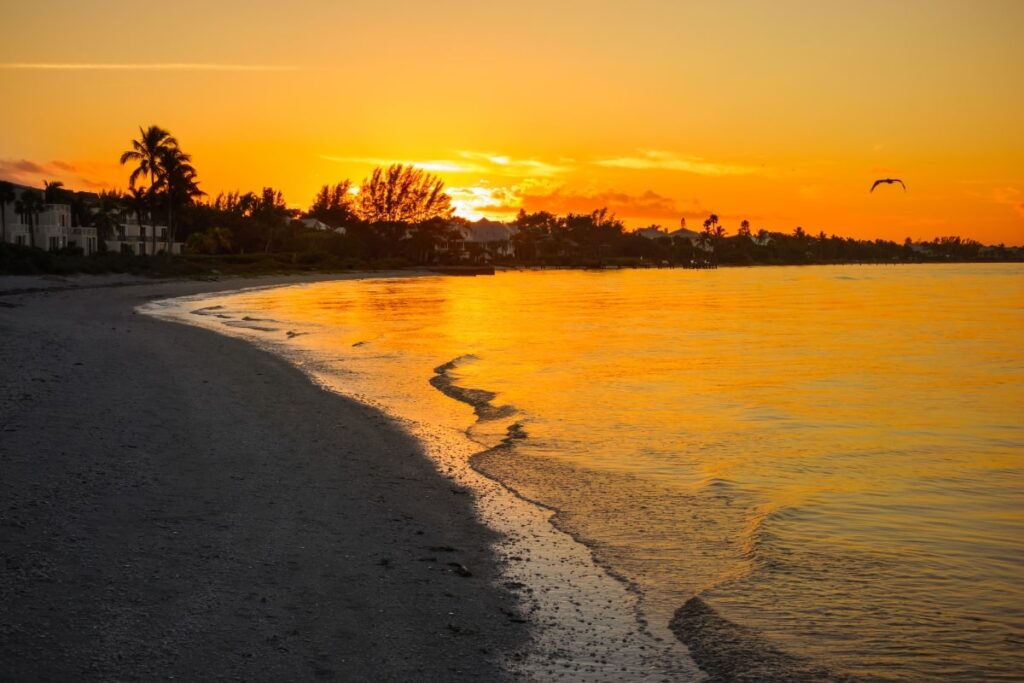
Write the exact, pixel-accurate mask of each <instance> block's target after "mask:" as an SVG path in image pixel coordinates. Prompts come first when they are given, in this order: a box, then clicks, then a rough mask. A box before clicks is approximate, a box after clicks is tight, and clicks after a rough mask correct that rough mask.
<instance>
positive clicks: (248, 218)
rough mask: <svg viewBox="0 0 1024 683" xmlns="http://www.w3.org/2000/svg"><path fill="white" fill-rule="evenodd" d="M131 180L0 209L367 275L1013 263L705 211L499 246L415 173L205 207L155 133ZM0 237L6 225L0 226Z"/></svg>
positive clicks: (599, 213) (519, 225)
mask: <svg viewBox="0 0 1024 683" xmlns="http://www.w3.org/2000/svg"><path fill="white" fill-rule="evenodd" d="M120 162H121V164H122V165H123V166H125V167H126V168H127V169H128V170H129V175H128V190H127V191H126V192H123V193H122V192H118V191H109V192H101V193H99V194H98V195H91V196H90V197H88V198H85V197H86V193H72V192H69V191H68V190H66V189H65V188H63V186H62V185H61V183H59V182H57V183H47V185H46V188H45V190H44V191H43V192H42V193H39V192H38V191H37V190H25V191H23V192H21V195H20V196H12V195H13V192H12V191H11V190H10V186H9V184H0V199H2V200H3V202H4V203H5V204H6V203H7V202H9V201H14V202H16V210H17V211H18V212H19V213H21V214H22V215H23V216H27V217H29V224H30V226H31V217H32V216H33V214H35V213H38V211H40V210H41V208H42V206H43V205H44V204H45V203H58V202H66V203H69V204H71V206H72V218H73V221H74V222H75V224H77V225H85V226H94V227H96V229H97V232H98V236H99V239H100V242H101V245H102V243H104V242H106V241H117V239H118V237H119V236H120V235H119V232H120V231H121V229H122V227H121V226H123V224H124V222H125V220H126V218H127V217H129V216H130V217H133V218H135V219H136V220H137V221H138V223H139V224H140V225H141V226H152V229H151V230H149V231H147V232H146V235H147V237H149V238H151V239H152V242H153V248H152V250H151V253H156V252H157V250H158V247H159V246H160V243H159V242H158V238H157V229H156V228H157V226H158V225H159V226H162V227H164V228H166V232H165V233H164V235H163V236H162V238H161V239H162V241H163V244H164V247H165V249H166V250H167V251H170V249H169V247H170V244H171V243H174V242H177V241H183V242H185V244H186V247H187V251H188V252H189V253H192V254H199V255H202V254H207V255H219V256H224V255H232V254H237V255H242V254H288V255H290V257H291V259H292V260H293V261H296V262H299V261H301V262H306V263H318V262H331V261H333V262H335V263H348V264H353V265H371V264H373V263H381V262H389V263H391V264H393V265H399V264H400V263H408V264H410V265H432V264H446V263H460V262H467V261H468V262H483V261H486V262H490V263H497V264H501V263H505V264H508V265H548V266H578V267H587V266H605V265H616V264H619V265H672V266H679V265H682V266H704V267H706V266H714V265H719V264H721V265H755V264H809V263H846V262H894V261H895V262H914V261H948V260H979V259H992V260H1009V259H1016V260H1019V259H1020V256H1021V254H1020V251H1019V250H1012V249H1006V248H1005V247H1002V246H1000V247H997V248H987V247H983V246H982V245H981V244H979V243H978V242H976V241H973V240H969V239H963V238H960V237H944V238H937V239H936V240H934V241H932V242H928V243H914V242H912V241H911V240H910V239H909V238H908V239H906V240H905V241H904V242H902V243H897V242H893V241H887V240H856V239H852V238H845V237H840V236H837V235H825V233H824V232H819V233H818V234H816V235H813V234H809V233H807V232H806V231H805V230H804V229H803V228H802V227H797V228H795V229H794V230H793V231H792V232H789V233H783V232H770V231H767V230H764V229H760V230H755V229H754V228H752V227H751V224H750V222H749V221H746V220H744V221H741V222H740V223H739V225H738V228H737V229H736V231H735V233H734V234H729V231H728V229H727V228H726V227H725V226H724V224H723V223H722V221H721V220H720V218H719V216H718V215H717V214H714V213H712V214H710V215H709V216H708V217H707V218H706V219H705V220H704V221H703V224H702V230H700V231H690V230H687V229H686V223H685V220H682V221H681V229H680V230H677V231H674V232H669V231H668V230H666V229H664V228H662V227H661V226H658V225H652V226H649V227H648V228H645V229H641V230H638V231H628V230H626V228H625V225H624V224H623V222H622V221H621V220H620V219H618V218H617V217H615V216H614V215H613V214H611V213H609V211H608V210H607V209H603V208H602V209H597V210H595V211H593V212H591V213H569V214H567V215H564V216H557V215H555V214H552V213H550V212H547V211H538V212H533V213H529V212H526V211H523V210H521V211H520V212H519V213H518V215H517V216H516V217H515V219H514V220H513V221H511V223H510V224H509V225H510V226H511V227H512V230H511V231H510V233H511V234H510V237H509V240H508V241H507V242H505V243H502V244H485V243H480V242H476V241H472V240H470V241H465V240H464V235H463V233H462V231H461V230H460V228H463V227H466V226H468V225H469V223H468V221H466V220H465V219H463V218H460V217H456V216H454V212H453V208H452V205H451V198H450V196H449V195H448V194H447V193H446V192H445V186H444V183H443V181H442V180H441V179H439V178H437V177H436V176H434V175H431V174H429V173H427V172H425V171H423V170H422V169H419V168H416V167H414V166H409V165H402V164H394V165H391V166H388V167H381V168H376V169H374V170H373V172H372V173H371V174H370V175H369V176H368V177H367V178H365V179H364V180H363V181H362V182H361V183H360V184H359V185H358V186H357V185H356V184H355V183H353V182H352V181H351V180H343V181H341V182H338V183H336V184H333V185H324V186H323V187H321V189H320V190H319V192H318V193H317V195H316V197H315V198H314V200H313V203H312V204H311V205H310V206H309V207H308V209H306V210H305V211H299V210H296V209H292V208H289V206H288V204H287V203H286V201H285V198H284V196H283V194H282V192H281V191H280V190H277V189H275V188H273V187H264V188H262V189H261V190H260V191H258V192H245V193H241V192H227V193H220V194H218V195H216V196H215V197H210V196H208V195H207V194H206V193H205V192H204V191H203V190H201V189H200V182H199V176H198V173H197V171H196V169H195V167H194V166H193V164H192V157H191V155H189V154H187V153H186V152H185V151H184V150H183V149H182V147H181V145H180V144H179V142H178V140H177V138H175V137H174V136H172V135H171V134H170V132H169V131H167V130H165V129H163V128H160V127H159V126H149V127H148V128H141V127H140V129H139V136H138V137H137V138H136V139H134V140H132V141H131V143H130V146H129V148H128V149H127V150H126V151H125V152H124V153H122V154H121V156H120ZM2 227H3V229H4V231H5V232H6V225H4V226H2Z"/></svg>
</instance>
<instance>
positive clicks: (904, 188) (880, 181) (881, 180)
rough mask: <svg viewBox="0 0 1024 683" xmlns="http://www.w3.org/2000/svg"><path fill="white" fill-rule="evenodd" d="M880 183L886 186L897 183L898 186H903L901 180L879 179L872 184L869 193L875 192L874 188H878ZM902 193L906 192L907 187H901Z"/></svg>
mask: <svg viewBox="0 0 1024 683" xmlns="http://www.w3.org/2000/svg"><path fill="white" fill-rule="evenodd" d="M882 183H887V184H889V185H892V184H893V183H899V184H900V185H903V181H902V180H900V179H899V178H879V179H878V180H876V181H875V183H874V184H873V185H872V186H871V190H870V191H871V192H874V191H875V188H876V187H878V186H879V185H881V184H882ZM903 191H904V192H906V191H907V186H906V185H903Z"/></svg>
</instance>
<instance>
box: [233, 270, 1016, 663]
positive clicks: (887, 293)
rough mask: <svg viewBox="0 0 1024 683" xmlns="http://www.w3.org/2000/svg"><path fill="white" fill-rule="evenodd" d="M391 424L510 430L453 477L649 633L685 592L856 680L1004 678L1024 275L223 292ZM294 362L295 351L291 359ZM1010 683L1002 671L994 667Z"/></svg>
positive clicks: (614, 275)
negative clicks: (473, 396)
mask: <svg viewBox="0 0 1024 683" xmlns="http://www.w3.org/2000/svg"><path fill="white" fill-rule="evenodd" d="M225 301H229V303H228V304H226V305H228V306H229V307H230V308H231V309H232V310H234V311H252V312H254V313H252V315H257V314H258V315H261V316H267V317H270V318H273V319H275V320H278V321H285V322H286V323H287V325H288V326H290V327H294V328H296V329H302V330H303V331H307V332H310V334H308V335H306V336H302V337H296V338H295V340H294V343H295V344H297V345H301V347H302V348H303V349H305V350H306V351H307V352H308V353H309V354H310V356H309V357H310V358H312V359H317V361H316V362H320V363H324V364H326V365H328V366H332V367H334V368H335V369H337V370H339V371H343V372H346V373H352V374H349V375H346V377H347V379H346V380H345V381H350V382H352V383H355V384H357V385H358V386H359V387H360V389H359V390H360V391H361V392H364V393H365V394H366V395H369V396H374V397H376V398H379V399H380V400H382V401H383V402H384V403H385V404H386V405H389V406H391V407H393V408H394V409H395V410H397V411H398V412H399V413H400V414H404V415H409V416H415V417H417V418H419V419H424V420H437V421H442V422H445V421H447V422H448V423H451V424H453V425H455V424H458V425H460V426H461V427H466V426H468V424H469V422H468V420H469V418H468V415H467V413H466V409H465V408H464V407H459V406H455V405H453V403H454V402H453V401H451V400H450V399H448V398H447V397H444V396H442V395H441V394H440V393H439V392H437V391H435V390H434V389H432V388H431V387H430V385H429V384H428V380H429V379H430V377H431V375H432V369H433V368H435V367H437V366H439V365H441V364H443V363H446V362H448V361H450V360H452V359H454V358H457V357H463V356H466V357H467V358H466V359H465V360H464V361H463V362H461V363H460V364H459V366H458V369H457V371H456V377H457V383H458V384H460V385H462V386H465V387H472V388H478V389H486V390H489V391H493V392H496V393H497V394H498V397H497V399H495V403H496V404H507V405H511V406H514V407H515V409H516V410H517V413H516V414H515V415H514V416H513V417H512V418H510V419H506V420H503V421H502V422H500V423H496V424H481V425H477V426H475V427H474V428H473V429H472V430H471V434H472V435H473V436H474V437H475V438H477V439H479V440H480V441H481V442H482V443H485V444H487V445H495V444H497V443H498V442H499V441H500V439H501V438H502V437H503V436H504V433H505V432H504V430H505V428H506V427H507V426H508V423H510V422H516V421H517V422H519V423H521V424H522V426H523V428H524V429H525V431H526V433H527V434H528V438H526V439H524V440H521V441H517V442H516V444H515V448H514V449H511V450H510V449H499V450H495V451H492V452H490V453H487V454H484V455H481V456H479V457H478V458H477V460H476V461H475V465H476V466H477V467H479V468H480V469H481V470H482V471H483V472H484V473H486V474H488V475H489V476H492V477H494V478H497V479H499V480H501V481H502V482H504V483H506V484H507V485H508V486H510V487H512V488H513V489H515V490H516V491H518V492H520V493H521V494H523V495H524V496H527V497H529V498H531V499H534V500H537V501H540V502H543V503H544V504H546V505H549V506H552V507H554V508H557V509H559V510H560V511H561V512H560V515H559V517H558V523H559V524H560V525H561V526H562V527H563V528H565V529H566V530H568V531H570V532H572V533H573V534H574V535H576V536H577V537H579V538H581V539H583V540H585V541H586V542H587V543H588V544H589V545H591V546H592V547H593V548H594V549H595V552H596V554H597V557H598V558H599V559H600V560H601V561H602V562H604V563H606V564H607V565H608V566H609V567H610V568H611V569H612V570H614V571H615V572H616V573H617V574H619V575H621V576H623V577H625V578H626V579H628V580H629V581H632V582H634V583H635V584H637V585H638V586H639V587H640V589H641V590H642V591H643V594H644V609H645V612H646V613H647V615H648V617H649V618H651V619H657V620H663V621H667V620H668V619H669V618H670V617H671V614H672V612H673V611H674V610H675V609H676V608H677V607H678V606H679V605H681V604H682V603H683V602H684V601H685V600H686V599H688V598H689V597H691V596H692V595H695V594H700V595H702V596H703V597H705V598H706V600H707V601H708V603H709V604H711V605H712V606H713V607H715V608H716V609H717V610H719V611H720V612H721V613H722V614H723V615H724V616H726V617H727V618H729V619H732V620H734V621H736V622H739V623H742V624H746V625H750V626H753V627H756V628H757V629H759V630H760V631H761V632H762V633H764V634H766V635H767V636H768V637H769V638H771V639H772V640H774V641H775V642H777V643H779V644H781V645H782V646H783V647H785V648H787V649H790V650H792V651H794V652H797V653H799V654H803V655H807V656H811V657H813V658H815V659H819V660H821V661H824V662H827V663H828V664H829V666H832V667H834V668H836V669H838V670H841V671H846V672H852V673H855V674H859V675H864V676H877V677H883V678H896V679H907V680H928V679H929V678H932V677H934V676H936V675H940V674H941V675H943V676H944V677H947V678H960V679H963V680H977V679H979V678H985V677H989V678H1000V677H1007V678H1012V677H1013V676H1014V675H1016V674H1019V672H1020V671H1024V659H1022V658H1021V655H1020V653H1019V650H1020V649H1021V648H1020V644H1021V643H1022V642H1024V641H1022V638H1024V629H1022V624H1024V591H1022V588H1021V586H1022V581H1021V579H1022V578H1024V576H1022V571H1021V563H1022V560H1024V553H1022V546H1024V534H1022V532H1024V523H1022V506H1021V491H1022V485H1024V474H1022V473H1024V468H1022V444H1024V436H1022V428H1021V424H1022V417H1024V391H1022V389H1021V386H1022V384H1021V380H1022V379H1024V355H1022V353H1021V351H1020V348H1021V339H1022V335H1021V333H1022V332H1024V269H1022V268H1020V267H1019V266H974V265H970V266H921V267H877V266H875V267H822V268H758V269H728V270H718V271H679V270H673V271H662V270H657V271H623V272H567V271H558V272H525V273H505V274H499V275H498V276H495V277H493V278H440V277H429V278H420V279H410V280H400V281H395V280H376V281H362V282H343V283H335V284H331V283H325V284H321V285H313V286H304V287H297V288H288V289H278V290H266V291H259V292H252V293H247V294H243V295H239V296H235V297H231V298H230V300H228V299H225ZM311 362H312V361H311ZM1015 672H1016V673H1015Z"/></svg>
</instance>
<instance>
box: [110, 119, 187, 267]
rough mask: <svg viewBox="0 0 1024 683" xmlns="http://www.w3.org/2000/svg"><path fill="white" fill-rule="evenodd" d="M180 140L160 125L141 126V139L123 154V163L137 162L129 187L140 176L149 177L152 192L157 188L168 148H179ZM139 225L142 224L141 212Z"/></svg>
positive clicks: (154, 232) (135, 141)
mask: <svg viewBox="0 0 1024 683" xmlns="http://www.w3.org/2000/svg"><path fill="white" fill-rule="evenodd" d="M177 146H178V141H177V140H176V139H175V138H174V137H172V136H171V134H170V133H169V132H167V131H166V130H164V129H163V128H161V127H160V126H150V127H149V128H146V129H143V128H142V127H141V126H139V139H138V140H132V148H131V149H129V150H128V151H126V152H124V153H123V154H121V165H122V166H124V165H125V164H127V163H128V162H129V161H133V162H135V163H136V167H135V169H134V170H133V171H132V173H131V175H130V176H128V187H129V188H131V189H134V188H135V182H136V181H137V180H138V179H139V178H140V177H145V178H148V179H149V187H150V190H151V191H152V192H155V191H156V190H157V184H158V183H159V182H160V181H161V178H162V177H163V165H162V162H163V160H164V155H165V154H166V153H167V150H169V149H174V148H177ZM139 225H142V218H141V214H140V217H139ZM153 251H154V252H155V251H156V228H155V227H154V229H153Z"/></svg>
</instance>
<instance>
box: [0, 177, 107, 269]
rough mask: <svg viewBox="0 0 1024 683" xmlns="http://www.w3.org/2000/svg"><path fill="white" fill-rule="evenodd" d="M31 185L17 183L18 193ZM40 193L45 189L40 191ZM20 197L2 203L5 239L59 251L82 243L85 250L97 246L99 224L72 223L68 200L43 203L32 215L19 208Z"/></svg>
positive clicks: (12, 242)
mask: <svg viewBox="0 0 1024 683" xmlns="http://www.w3.org/2000/svg"><path fill="white" fill-rule="evenodd" d="M27 189H34V188H28V187H25V186H22V185H15V186H14V190H15V193H16V194H18V195H19V196H20V194H21V192H23V191H24V190H27ZM40 195H42V193H41V192H40ZM17 206H18V204H17V201H14V202H8V203H7V204H5V205H4V206H3V207H2V210H3V216H4V223H3V224H4V225H5V226H6V230H5V232H4V234H3V235H2V239H3V241H5V242H9V243H11V244H21V245H24V246H33V245H34V246H36V247H39V248H40V249H48V250H49V251H56V250H58V249H64V248H65V247H79V248H81V249H82V251H84V252H85V253H86V254H91V253H93V252H95V251H96V250H97V248H98V242H97V239H96V228H82V227H74V226H72V225H71V206H69V205H68V204H43V205H42V208H41V209H40V211H39V212H38V213H36V214H34V215H33V216H32V217H31V220H32V222H31V224H30V223H29V216H28V215H27V214H21V213H19V212H18V211H17Z"/></svg>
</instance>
